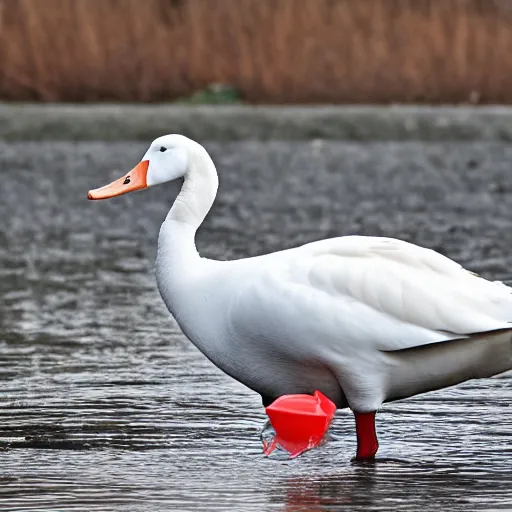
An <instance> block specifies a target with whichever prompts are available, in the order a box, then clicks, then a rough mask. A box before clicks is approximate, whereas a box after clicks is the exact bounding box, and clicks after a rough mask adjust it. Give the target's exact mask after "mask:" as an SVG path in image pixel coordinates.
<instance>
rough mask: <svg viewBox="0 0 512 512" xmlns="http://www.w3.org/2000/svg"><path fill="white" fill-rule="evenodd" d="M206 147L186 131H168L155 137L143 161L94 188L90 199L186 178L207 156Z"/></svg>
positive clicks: (102, 197) (104, 197) (112, 195)
mask: <svg viewBox="0 0 512 512" xmlns="http://www.w3.org/2000/svg"><path fill="white" fill-rule="evenodd" d="M203 153H204V154H206V150H205V149H204V148H203V147H202V146H201V145H200V144H198V143H197V142H194V141H193V140H191V139H189V138H187V137H184V136H183V135H177V134H171V135H164V136H162V137H159V138H158V139H155V140H154V141H153V142H152V143H151V145H150V146H149V148H148V150H147V151H146V153H145V154H144V156H143V157H142V159H141V161H140V162H139V163H138V164H137V165H136V166H135V167H134V168H133V169H132V170H131V171H130V172H128V173H127V174H125V175H124V176H123V177H121V178H119V179H117V180H115V181H113V182H112V183H110V184H108V185H105V186H104V187H101V188H97V189H94V190H90V191H89V194H88V198H89V199H93V200H97V199H108V198H110V197H116V196H120V195H122V194H126V193H128V192H133V191H135V190H142V189H144V188H148V187H151V186H153V185H158V184H160V183H165V182H167V181H173V180H176V179H178V178H183V177H184V176H185V175H186V174H187V172H188V170H189V167H190V165H191V163H192V162H193V161H194V160H196V159H197V157H198V156H202V157H203V158H204V154H203Z"/></svg>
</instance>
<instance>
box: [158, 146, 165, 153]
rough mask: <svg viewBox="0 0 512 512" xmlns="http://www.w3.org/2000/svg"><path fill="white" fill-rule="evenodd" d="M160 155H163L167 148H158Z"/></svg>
mask: <svg viewBox="0 0 512 512" xmlns="http://www.w3.org/2000/svg"><path fill="white" fill-rule="evenodd" d="M159 151H160V153H163V152H164V151H167V148H164V147H163V146H162V147H161V148H160V150H159Z"/></svg>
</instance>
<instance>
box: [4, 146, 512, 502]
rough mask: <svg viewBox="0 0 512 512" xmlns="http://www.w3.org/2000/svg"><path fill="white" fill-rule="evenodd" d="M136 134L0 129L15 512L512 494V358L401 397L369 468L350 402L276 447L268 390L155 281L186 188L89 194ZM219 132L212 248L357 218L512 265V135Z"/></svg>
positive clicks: (276, 240) (386, 418)
mask: <svg viewBox="0 0 512 512" xmlns="http://www.w3.org/2000/svg"><path fill="white" fill-rule="evenodd" d="M143 149H145V144H140V145H138V144H133V143H130V144H128V143H112V144H100V143H84V144H67V143H23V144H10V145H5V144H4V145H2V144H0V161H1V166H0V168H1V169H2V171H1V172H2V200H1V201H0V218H1V219H2V221H3V222H2V223H0V460H1V464H0V509H1V508H2V507H4V508H5V507H7V509H8V510H27V509H28V510H47V511H48V510H51V511H54V510H57V509H58V510H84V511H85V510H86V511H94V510H98V511H99V510H105V509H108V510H150V511H155V510H180V511H187V510H243V511H245V510H247V511H251V510H287V511H299V510H308V511H316V510H339V509H346V510H355V511H357V510H363V509H364V510H368V509H378V510H418V509H419V508H420V507H422V508H425V507H426V508H430V507H432V508H435V507H444V508H449V509H450V510H457V509H460V510H478V509H489V508H495V509H498V508H504V509H506V508H507V507H508V508H510V507H512V491H511V490H510V489H512V485H511V484H512V471H511V468H512V466H511V462H510V461H511V460H512V444H511V443H510V433H511V432H512V414H511V412H510V410H509V409H510V407H509V405H510V402H511V398H512V381H511V380H510V378H509V376H507V375H505V376H502V377H499V378H495V379H487V380H484V381H479V382H469V383H466V384H463V385H461V386H458V387H456V388H453V389H448V390H444V391H441V392H436V393H430V394H426V395H423V396H420V397H416V398H413V399H409V400H405V401H403V402H399V403H393V404H387V405H386V406H385V407H384V408H383V410H382V412H380V413H379V415H378V418H377V422H378V423H377V428H378V431H379V439H380V442H381V451H380V456H381V458H382V460H380V461H378V462H377V463H376V464H374V465H372V464H355V463H351V462H350V459H351V457H352V455H353V454H354V449H355V436H354V431H353V430H354V428H353V418H352V417H351V416H350V414H349V413H348V412H347V411H340V412H339V413H338V415H337V417H336V419H335V421H334V424H333V439H332V440H331V441H330V442H328V443H326V444H325V445H323V446H321V447H319V448H318V449H317V450H314V451H313V452H308V453H306V454H304V455H303V456H302V457H300V458H299V459H297V460H293V461H279V460H277V461H276V460H268V459H265V458H263V457H262V455H261V444H260V440H259V432H260V429H261V426H262V424H263V422H264V419H265V416H264V413H263V408H262V406H261V402H260V400H259V398H258V397H257V396H254V394H253V393H251V392H249V391H248V390H246V389H245V388H244V387H243V386H241V385H239V384H237V383H236V382H234V381H232V380H231V379H229V378H228V377H226V376H225V375H223V374H222V373H221V372H220V371H218V370H217V369H216V368H215V367H213V366H212V365H211V364H210V363H209V362H208V361H207V360H206V359H205V358H204V357H202V356H201V355H200V354H199V353H198V352H197V350H196V349H195V348H194V347H193V346H192V345H191V344H190V343H189V342H188V341H187V340H186V339H185V338H184V337H183V336H182V335H181V333H180V332H179V329H178V328H177V326H176V324H175V323H174V321H173V320H172V319H171V318H170V316H169V315H168V313H167V312H166V310H165V308H164V306H163V304H162V302H161V300H160V298H159V296H158V292H157V290H156V285H155V281H154V276H153V267H154V263H153V260H154V254H155V247H156V237H157V234H158V229H159V226H160V223H161V222H162V220H163V218H164V217H165V214H166V212H167V210H168V208H169V205H170V203H171V201H172V194H173V191H172V187H171V188H170V189H169V188H166V187H159V188H156V189H152V190H149V191H147V192H144V193H139V194H133V195H131V196H125V197H121V198H118V199H114V200H112V201H109V202H105V203H95V204H92V203H89V202H88V201H87V200H86V193H87V190H89V188H91V187H93V186H96V185H98V184H101V183H103V182H106V181H108V179H109V178H114V177H116V176H117V175H119V174H120V171H119V170H118V171H112V169H116V168H117V169H121V168H122V169H129V168H131V166H132V164H133V162H134V161H136V160H137V159H138V158H139V156H140V154H141V152H142V150H143ZM209 149H211V150H212V154H213V157H214V159H215V161H216V162H217V164H218V167H219V171H220V180H221V190H220V195H219V198H218V201H217V203H216V206H215V207H214V212H213V213H212V215H211V216H210V217H209V218H208V219H207V222H206V224H205V226H204V228H203V229H202V230H201V232H200V234H199V239H198V246H199V249H200V251H201V252H202V253H203V254H205V255H207V256H210V257H215V258H221V259H222V258H236V257H244V256H248V255H255V254H261V253H264V252H268V251H274V250H278V249H281V248H284V247H290V246H293V245H297V244H300V243H305V242H308V241H311V240H314V239H318V238H322V237H328V236H334V235H338V234H351V233H360V234H374V235H388V236H397V237H399V238H403V239H406V240H409V241H413V242H417V243H420V244H422V245H426V246H429V247H432V248H434V249H437V250H439V251H440V252H442V253H445V254H448V255H449V256H451V257H453V258H455V259H457V260H458V261H460V262H461V263H463V264H465V265H467V266H468V267H469V268H471V269H472V270H474V271H477V272H480V273H482V274H483V275H484V276H486V277H490V278H494V279H506V278H509V277H510V275H509V274H507V272H508V271H509V270H510V269H512V251H510V247H512V229H511V228H512V225H511V224H512V218H511V216H510V212H511V211H512V194H511V193H509V192H508V191H509V190H512V187H510V185H509V181H510V173H509V162H510V160H511V156H512V147H509V146H508V145H505V144H489V143H485V144H483V143H482V144H474V143H471V144H465V143H453V144H451V143H450V144H448V143H447V144H428V145H422V144H420V143H402V144H382V143H376V144H370V143H365V144H362V145H360V144H355V143H350V144H347V143H325V144H323V145H322V148H321V149H320V150H318V149H316V150H315V151H312V146H311V144H309V143H306V142H304V143H293V144H291V143H270V144H261V143H233V144H218V145H212V146H210V147H209ZM470 160H475V161H478V162H482V163H481V165H480V166H479V167H471V168H468V167H467V162H468V161H470Z"/></svg>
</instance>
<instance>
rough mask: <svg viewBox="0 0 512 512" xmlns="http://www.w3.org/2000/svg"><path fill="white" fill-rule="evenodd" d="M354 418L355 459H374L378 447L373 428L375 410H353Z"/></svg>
mask: <svg viewBox="0 0 512 512" xmlns="http://www.w3.org/2000/svg"><path fill="white" fill-rule="evenodd" d="M354 416H355V418H356V435H357V455H356V460H368V459H374V458H375V454H376V453H377V450H378V449H379V441H378V440H377V432H376V430H375V411H372V412H354Z"/></svg>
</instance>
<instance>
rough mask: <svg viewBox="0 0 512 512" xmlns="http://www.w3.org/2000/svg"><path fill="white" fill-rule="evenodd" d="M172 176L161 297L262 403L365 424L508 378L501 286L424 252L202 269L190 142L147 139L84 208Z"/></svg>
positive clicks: (361, 240)
mask: <svg viewBox="0 0 512 512" xmlns="http://www.w3.org/2000/svg"><path fill="white" fill-rule="evenodd" d="M180 177H184V178H185V181H184V185H183V187H182V190H181V192H180V194H179V196H178V198H177V199H176V201H175V203H174V205H173V207H172V208H171V210H170V212H169V214H168V216H167V218H166V220H165V221H164V223H163V224H162V227H161V230H160V235H159V240H158V255H157V265H156V274H157V282H158V287H159V290H160V293H161V295H162V298H163V300H164V302H165V304H166V305H167V307H168V309H169V311H170V312H171V313H172V315H173V316H174V317H175V319H176V321H177V322H178V324H179V326H180V328H181V329H182V331H183V332H184V334H185V335H186V336H187V337H188V338H189V339H190V340H191V341H192V343H194V344H195V345H196V346H197V347H198V348H199V350H200V351H201V352H203V354H204V355H205V356H206V357H208V358H209V359H210V360H211V361H212V362H213V363H214V364H215V365H216V366H218V367H219V368H220V369H222V370H223V371H224V372H226V373H227V374H228V375H230V376H232V377H233V378H235V379H237V380H238V381H240V382H242V383H243V384H245V385H246V386H248V387H249V388H251V389H253V390H254V391H256V392H258V393H260V394H261V396H262V397H263V402H264V404H266V405H267V404H269V403H270V402H272V401H273V400H274V399H276V398H278V397H280V396H282V395H287V394H292V393H308V394H311V393H313V392H314V391H315V390H320V391H321V392H322V393H324V394H325V395H326V396H327V397H329V398H330V399H331V400H332V401H333V402H335V404H336V405H337V406H338V407H347V406H348V407H350V408H351V409H352V410H353V411H354V412H355V413H356V414H366V413H373V412H374V411H376V410H377V409H378V408H379V407H380V406H381V405H382V403H384V402H386V401H390V400H395V399H399V398H405V397H409V396H412V395H415V394H418V393H422V392H425V391H430V390H434V389H439V388H443V387H446V386H450V385H454V384H457V383H459V382H463V381H465V380H468V379H472V378H478V377H488V376H491V375H495V374H498V373H501V372H504V371H506V370H509V369H511V368H512V329H511V327H512V323H511V322H512V293H511V292H512V289H511V288H509V287H507V286H505V285H504V284H503V283H501V282H490V281H487V280H485V279H482V278H480V277H478V276H476V275H475V274H472V273H471V272H468V271H467V270H465V269H464V268H462V267H461V266H460V265H459V264H457V263H455V262H454V261H452V260H450V259H448V258H446V257H444V256H442V255H440V254H438V253H436V252H434V251H432V250H429V249H424V248H421V247H418V246H416V245H414V244H410V243H406V242H403V241H400V240H395V239H391V238H380V237H364V236H346V237H339V238H333V239H328V240H322V241H318V242H313V243H310V244H306V245H303V246H301V247H297V248H294V249H288V250H284V251H280V252H276V253H272V254H268V255H264V256H258V257H254V258H247V259H241V260H235V261H215V260H209V259H205V258H201V257H200V256H199V254H198V253H197V250H196V247H195V243H194V237H195V233H196V230H197V229H198V227H199V226H200V224H201V222H202V221H203V219H204V217H205V216H206V214H207V213H208V211H209V209H210V208H211V205H212V203H213V201H214V199H215V195H216V191H217V185H218V179H217V173H216V169H215V166H214V164H213V162H212V160H211V158H210V157H209V155H208V153H207V152H206V150H205V149H204V148H203V147H202V146H200V145H199V144H197V143H195V142H193V141H191V140H190V139H187V138H185V137H182V136H179V135H168V136H164V137H161V138H159V139H157V140H156V141H154V142H153V143H152V145H151V146H150V148H149V149H148V151H147V152H146V154H145V155H144V157H143V159H142V161H141V163H140V164H138V166H137V167H135V168H134V169H133V170H132V171H131V172H130V173H128V175H126V176H125V177H123V178H121V179H120V180H118V181H116V182H114V183H112V184H111V185H107V186H106V187H103V188H101V189H97V190H94V191H91V192H90V193H89V198H91V199H103V198H106V197H112V196H114V195H120V194H122V193H125V192H128V191H131V190H137V189H140V188H145V187H147V186H151V185H154V184H158V183H162V182H165V181H171V180H172V179H176V178H180ZM127 181H128V183H126V182H127ZM356 419H357V415H356ZM375 451H376V447H375ZM358 453H359V452H358Z"/></svg>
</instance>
